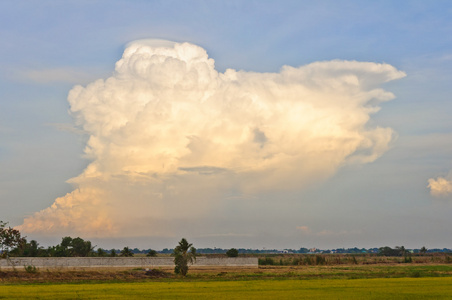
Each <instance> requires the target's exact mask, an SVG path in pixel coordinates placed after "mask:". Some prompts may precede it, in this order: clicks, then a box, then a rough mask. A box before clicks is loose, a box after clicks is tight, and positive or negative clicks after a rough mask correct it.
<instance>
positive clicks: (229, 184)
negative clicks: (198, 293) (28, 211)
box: [20, 40, 405, 237]
mask: <svg viewBox="0 0 452 300" xmlns="http://www.w3.org/2000/svg"><path fill="white" fill-rule="evenodd" d="M403 76H405V74H404V73H403V72H401V71H398V70H396V69H395V68H394V67H392V66H390V65H388V64H377V63H371V62H356V61H339V60H335V61H326V62H315V63H312V64H309V65H305V66H301V67H298V68H295V67H290V66H284V67H282V69H281V71H280V72H279V73H256V72H245V71H236V70H232V69H228V70H226V71H225V72H224V73H221V72H218V71H217V70H216V69H215V66H214V60H213V59H211V58H209V57H208V55H207V53H206V51H205V50H204V49H202V48H201V47H199V46H196V45H192V44H189V43H172V42H167V41H156V40H141V41H136V42H133V43H130V44H129V45H128V46H127V48H126V49H125V51H124V54H123V56H122V58H121V59H120V60H119V61H118V62H117V63H116V68H115V72H114V74H113V75H112V76H111V77H109V78H107V79H105V80H103V79H99V80H97V81H94V82H92V83H90V84H88V85H87V86H86V87H82V86H75V87H74V88H73V89H72V90H71V91H70V92H69V96H68V101H69V103H70V106H71V109H70V111H71V114H72V115H73V116H74V118H75V122H76V125H77V126H79V127H80V128H81V129H83V131H84V132H86V134H87V135H88V136H89V139H88V142H87V146H86V148H85V153H86V156H87V157H88V158H89V159H90V160H91V163H90V164H89V166H88V167H87V168H86V169H85V170H84V172H83V173H82V174H81V175H79V176H78V177H76V178H73V179H71V180H70V182H71V183H73V184H74V186H75V187H76V190H75V191H73V192H71V193H69V194H67V195H65V196H64V197H61V198H58V199H56V200H55V203H54V204H53V205H52V206H51V207H49V208H46V209H44V210H42V211H40V212H37V213H35V214H34V215H32V216H30V217H28V218H26V219H25V220H24V223H23V225H21V226H20V229H21V230H23V231H24V232H27V233H31V232H37V233H40V234H55V233H59V234H63V233H64V234H83V235H84V236H102V237H106V236H121V235H128V236H130V235H131V232H133V234H134V235H151V236H152V235H160V236H164V235H171V234H173V233H174V232H175V231H177V230H178V228H180V227H183V226H184V225H183V224H184V222H186V221H187V220H194V219H197V220H198V221H199V220H201V219H202V217H203V216H204V215H205V214H206V213H208V212H209V211H210V210H211V208H212V207H215V206H218V205H219V204H220V203H222V202H224V201H228V200H227V198H228V197H230V196H231V195H232V196H234V197H240V196H241V195H250V194H252V195H259V194H260V193H265V192H267V191H275V190H285V189H302V188H304V187H306V186H307V185H310V184H313V183H316V182H319V181H322V180H324V179H326V178H328V177H329V176H331V175H332V174H334V173H335V172H336V171H337V170H338V168H340V167H341V166H343V165H345V164H348V163H356V164H363V163H369V162H372V161H374V160H375V159H377V158H378V157H380V156H381V155H382V154H383V153H384V152H385V151H386V150H387V149H388V146H389V143H390V142H391V139H392V138H393V131H392V130H391V129H390V128H381V127H372V126H370V125H369V123H368V121H369V120H370V115H371V114H372V113H375V112H377V111H378V109H379V107H378V104H379V103H381V102H383V101H388V100H391V99H392V98H393V97H394V96H393V94H391V93H389V92H387V91H384V90H383V89H381V84H382V83H384V82H388V81H390V80H394V79H398V78H401V77H403ZM138 224H140V225H143V224H146V226H140V228H144V229H143V230H140V229H138V226H137V225H138ZM149 226H152V227H151V228H152V230H151V232H150V231H149Z"/></svg>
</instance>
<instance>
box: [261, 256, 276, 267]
mask: <svg viewBox="0 0 452 300" xmlns="http://www.w3.org/2000/svg"><path fill="white" fill-rule="evenodd" d="M258 264H259V265H261V266H267V265H270V266H273V265H274V264H275V261H274V260H273V258H271V257H266V258H259V260H258Z"/></svg>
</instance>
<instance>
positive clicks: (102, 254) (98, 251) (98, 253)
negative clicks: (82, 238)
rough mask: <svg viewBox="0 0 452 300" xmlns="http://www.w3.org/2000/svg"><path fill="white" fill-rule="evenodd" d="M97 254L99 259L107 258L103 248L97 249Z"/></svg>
mask: <svg viewBox="0 0 452 300" xmlns="http://www.w3.org/2000/svg"><path fill="white" fill-rule="evenodd" d="M96 254H97V256H99V257H104V256H107V252H106V251H105V250H104V249H102V248H97V253H96Z"/></svg>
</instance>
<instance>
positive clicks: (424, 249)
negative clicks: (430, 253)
mask: <svg viewBox="0 0 452 300" xmlns="http://www.w3.org/2000/svg"><path fill="white" fill-rule="evenodd" d="M419 252H420V253H421V254H422V255H424V254H425V253H427V248H425V246H422V248H421V250H419Z"/></svg>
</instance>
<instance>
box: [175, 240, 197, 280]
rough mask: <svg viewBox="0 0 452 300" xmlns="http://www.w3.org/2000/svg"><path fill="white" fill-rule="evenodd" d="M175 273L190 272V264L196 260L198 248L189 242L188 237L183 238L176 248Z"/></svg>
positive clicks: (185, 273) (184, 273) (183, 273)
mask: <svg viewBox="0 0 452 300" xmlns="http://www.w3.org/2000/svg"><path fill="white" fill-rule="evenodd" d="M173 256H174V264H175V265H176V266H175V267H174V273H176V274H181V275H182V276H186V275H187V272H188V264H189V263H190V264H193V262H194V261H196V248H195V247H193V244H189V243H188V242H187V240H186V239H184V238H183V239H182V240H181V241H180V242H179V245H177V247H176V248H174V252H173Z"/></svg>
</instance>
